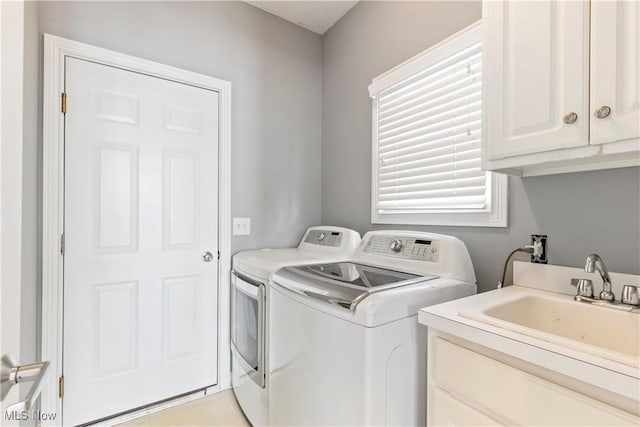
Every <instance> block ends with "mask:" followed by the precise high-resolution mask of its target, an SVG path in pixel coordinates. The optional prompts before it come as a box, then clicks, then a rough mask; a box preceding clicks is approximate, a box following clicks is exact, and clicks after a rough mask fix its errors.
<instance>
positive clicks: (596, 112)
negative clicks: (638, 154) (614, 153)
mask: <svg viewBox="0 0 640 427" xmlns="http://www.w3.org/2000/svg"><path fill="white" fill-rule="evenodd" d="M590 107H591V108H590V111H591V112H592V119H591V126H590V127H591V139H590V142H591V143H592V144H603V143H608V142H614V141H618V140H624V139H630V138H637V137H638V136H639V135H640V2H638V1H637V0H636V1H633V0H630V1H617V2H611V1H594V2H593V3H592V5H591V102H590ZM609 111H610V113H609V115H608V116H606V117H602V116H605V115H606V113H607V112H609ZM601 117H602V118H601Z"/></svg>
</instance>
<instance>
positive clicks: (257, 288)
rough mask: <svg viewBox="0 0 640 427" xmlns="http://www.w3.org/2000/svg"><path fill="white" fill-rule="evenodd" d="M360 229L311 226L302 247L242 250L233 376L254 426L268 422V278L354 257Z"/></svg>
mask: <svg viewBox="0 0 640 427" xmlns="http://www.w3.org/2000/svg"><path fill="white" fill-rule="evenodd" d="M359 243H360V235H359V234H358V233H357V232H356V231H353V230H349V229H346V228H341V227H330V226H320V227H311V228H309V229H308V230H307V231H306V232H305V234H304V235H303V237H302V239H301V241H300V244H299V245H298V247H297V248H290V249H263V250H255V251H244V252H239V253H237V254H236V255H234V257H233V272H232V276H231V371H232V372H231V382H232V386H233V391H234V393H235V395H236V398H237V400H238V403H239V404H240V407H241V408H242V410H243V411H244V413H245V415H246V417H247V418H248V419H249V421H251V423H252V424H253V425H255V426H259V425H267V424H268V422H269V378H268V376H267V375H266V374H267V369H266V367H267V366H268V363H269V354H268V352H267V351H266V350H267V349H268V344H269V311H270V310H269V305H270V301H269V300H270V297H269V294H270V292H269V279H270V277H271V274H272V273H273V272H275V271H276V270H278V269H279V268H281V267H284V266H287V265H300V264H314V263H326V262H337V261H343V260H347V259H350V258H351V256H352V255H353V253H354V251H355V250H356V248H357V247H358V244H359Z"/></svg>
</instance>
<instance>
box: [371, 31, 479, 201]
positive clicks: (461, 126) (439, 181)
mask: <svg viewBox="0 0 640 427" xmlns="http://www.w3.org/2000/svg"><path fill="white" fill-rule="evenodd" d="M481 74H482V44H481V42H479V41H478V42H475V43H473V44H472V45H471V46H468V47H465V48H463V49H461V50H459V51H457V52H452V55H451V56H449V57H448V58H445V59H442V60H440V61H438V62H436V63H435V64H433V65H431V66H429V67H428V68H426V69H425V70H423V71H420V72H418V73H416V74H414V75H412V76H411V77H409V78H407V79H405V80H403V81H401V82H399V83H397V84H395V85H393V86H392V87H390V88H388V89H386V90H383V91H382V92H380V94H379V95H378V122H377V133H378V162H379V166H378V177H377V179H378V200H377V208H378V210H380V211H382V212H385V211H397V210H400V211H408V210H409V211H412V212H415V211H418V212H419V211H431V210H440V211H442V210H445V211H452V210H458V209H464V210H469V209H474V210H477V209H486V207H487V203H488V202H489V200H488V198H489V197H490V195H489V191H488V188H489V187H488V186H487V173H485V172H483V171H482V170H481V169H480V133H481V104H482V100H481V93H482V92H481V80H480V78H481Z"/></svg>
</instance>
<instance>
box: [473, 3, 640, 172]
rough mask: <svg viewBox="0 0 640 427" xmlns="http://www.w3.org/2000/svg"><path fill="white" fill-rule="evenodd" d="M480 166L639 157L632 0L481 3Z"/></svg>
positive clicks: (590, 164)
mask: <svg viewBox="0 0 640 427" xmlns="http://www.w3.org/2000/svg"><path fill="white" fill-rule="evenodd" d="M483 27H484V47H483V49H484V61H483V62H484V69H483V76H484V78H483V138H482V141H483V149H482V165H483V168H484V169H488V170H495V171H500V172H508V173H515V174H521V175H525V176H526V175H540V174H551V173H561V172H572V171H578V170H589V169H603V168H611V167H622V166H633V165H638V164H640V161H639V154H640V139H639V138H640V2H636V1H618V2H615V1H613V2H609V1H593V2H589V1H515V0H513V1H511V0H506V1H485V2H484V3H483Z"/></svg>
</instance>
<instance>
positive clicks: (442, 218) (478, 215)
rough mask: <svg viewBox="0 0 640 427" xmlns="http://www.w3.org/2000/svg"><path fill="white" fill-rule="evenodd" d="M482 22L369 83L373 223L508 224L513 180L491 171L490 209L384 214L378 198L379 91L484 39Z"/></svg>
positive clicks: (483, 68)
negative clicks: (511, 182) (379, 207)
mask: <svg viewBox="0 0 640 427" xmlns="http://www.w3.org/2000/svg"><path fill="white" fill-rule="evenodd" d="M482 34H483V30H482V21H477V22H475V23H474V24H471V25H470V26H468V27H466V28H464V29H463V30H461V31H459V32H457V33H455V34H453V35H452V36H450V37H448V38H446V39H444V40H442V41H441V42H439V43H437V44H436V45H434V46H432V47H430V48H428V49H426V50H425V51H423V52H421V53H419V54H418V55H416V56H414V57H413V58H410V59H409V60H407V61H405V62H403V63H402V64H400V65H398V66H396V67H394V68H392V69H391V70H389V71H387V72H385V73H383V74H381V75H379V76H378V77H375V78H374V79H373V80H372V81H371V85H370V86H369V96H370V97H371V98H372V103H371V109H372V114H371V117H372V122H371V142H372V145H371V223H372V224H407V225H444V226H465V227H507V226H508V204H509V182H508V176H507V175H504V174H501V173H495V172H491V173H489V176H488V177H487V179H488V183H489V184H488V185H487V188H488V190H489V198H490V204H489V206H488V207H487V208H486V209H483V210H473V211H466V212H465V211H460V212H421V213H381V212H379V211H378V209H377V208H376V205H377V200H378V165H379V157H378V129H377V127H378V97H377V94H379V93H380V92H382V91H383V90H385V89H387V88H389V87H391V86H393V85H394V84H396V83H398V82H400V81H402V80H404V79H406V78H408V77H410V76H412V75H414V74H416V73H418V72H420V71H422V70H424V69H425V68H427V67H429V66H430V65H432V64H434V63H436V62H438V61H441V60H443V59H445V58H447V57H448V56H449V55H450V54H451V51H452V50H454V51H456V52H457V51H459V50H460V49H462V48H464V47H466V46H468V45H469V44H471V43H473V42H477V41H481V40H482ZM482 70H483V73H482V77H483V81H482V83H481V84H482V88H483V95H482V100H483V108H482V112H481V114H482V120H483V126H482V132H481V139H484V137H485V131H484V120H485V117H486V114H485V112H484V104H485V102H484V87H485V81H484V75H485V74H484V71H485V70H486V66H485V61H484V58H483V61H482Z"/></svg>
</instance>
